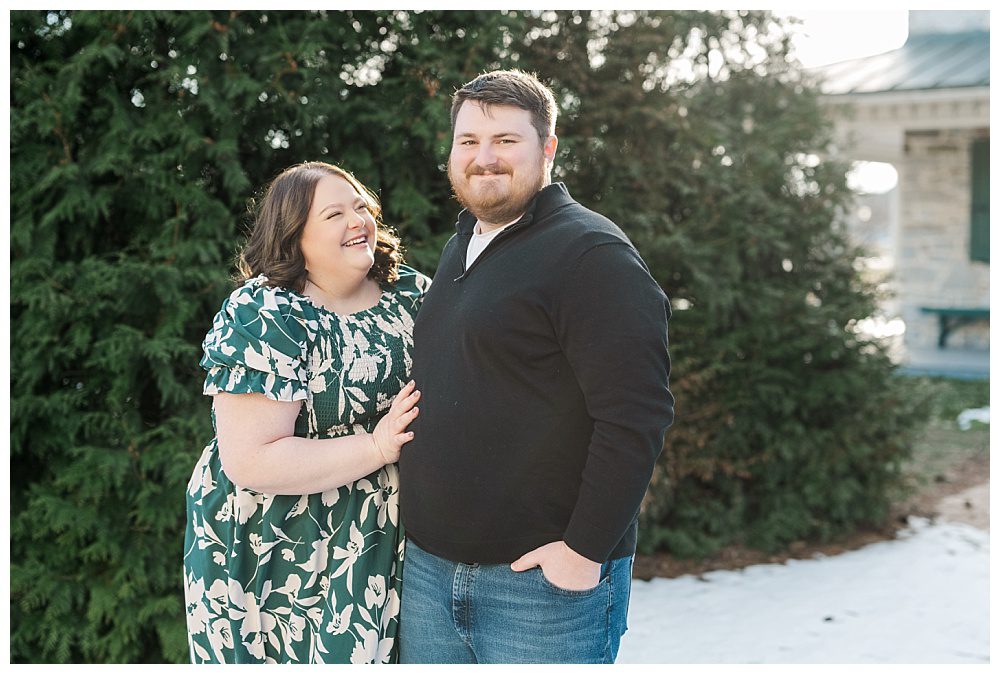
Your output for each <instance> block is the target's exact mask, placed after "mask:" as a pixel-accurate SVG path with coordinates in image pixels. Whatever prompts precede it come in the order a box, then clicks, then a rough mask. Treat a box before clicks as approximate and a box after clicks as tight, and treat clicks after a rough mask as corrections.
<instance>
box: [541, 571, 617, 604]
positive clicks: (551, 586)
mask: <svg viewBox="0 0 1000 674" xmlns="http://www.w3.org/2000/svg"><path fill="white" fill-rule="evenodd" d="M534 571H535V575H536V576H537V577H538V580H539V582H541V584H542V586H544V587H545V589H547V590H549V591H551V592H554V593H555V594H559V595H563V596H564V597H590V596H592V595H595V594H598V593H599V592H600V591H601V590H603V589H605V588H607V587H608V586H609V585H610V583H611V580H610V576H604V577H603V578H601V580H599V581H598V583H597V585H595V586H594V587H590V588H587V589H586V590H568V589H566V588H564V587H559V586H558V585H556V584H555V583H553V582H552V581H551V580H549V579H548V578H546V577H545V572H544V571H542V567H540V566H536V567H535V568H534Z"/></svg>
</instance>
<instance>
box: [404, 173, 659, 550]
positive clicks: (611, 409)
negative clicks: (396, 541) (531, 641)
mask: <svg viewBox="0 0 1000 674" xmlns="http://www.w3.org/2000/svg"><path fill="white" fill-rule="evenodd" d="M475 222H476V218H475V217H474V216H473V215H471V214H470V213H468V212H467V211H463V212H462V213H461V214H460V215H459V219H458V223H457V225H456V228H457V230H458V233H457V234H456V235H455V236H453V237H452V238H451V239H450V240H449V241H448V243H447V244H446V245H445V248H444V252H443V253H442V255H441V262H440V264H439V266H438V270H437V273H436V274H435V276H434V282H433V284H432V285H431V288H430V291H429V292H428V293H427V295H426V297H425V299H424V302H423V305H422V307H421V309H420V311H419V313H418V315H417V319H416V323H415V324H414V330H413V339H414V351H413V370H412V372H413V379H414V380H415V381H416V382H417V388H418V389H420V391H421V398H420V402H419V407H420V415H419V416H418V417H417V419H416V420H415V421H414V422H413V423H412V424H411V425H410V430H412V431H413V432H414V434H415V437H414V439H413V440H412V441H411V442H409V443H407V444H406V445H404V446H403V451H402V455H401V458H400V462H399V465H400V512H401V514H402V517H403V523H404V525H405V527H406V533H407V535H408V536H410V537H411V538H412V539H413V540H414V541H415V542H416V543H417V545H419V546H420V547H421V548H423V549H424V550H426V551H428V552H430V553H432V554H435V555H437V556H439V557H444V558H447V559H450V560H453V561H457V562H466V563H482V564H488V563H506V562H512V561H513V560H515V559H517V558H518V557H520V556H521V555H523V554H524V553H526V552H528V551H530V550H532V549H534V548H537V547H539V546H541V545H544V544H546V543H551V542H553V541H557V540H565V542H566V543H567V544H568V545H569V546H570V547H571V548H572V549H573V550H575V551H576V552H578V553H580V554H582V555H584V556H585V557H588V558H589V559H591V560H594V561H597V562H604V561H605V560H607V559H615V558H618V557H623V556H626V555H630V554H633V553H634V552H635V541H636V521H637V516H638V512H639V505H640V503H641V501H642V498H643V495H644V494H645V491H646V487H647V486H648V485H649V480H650V477H651V475H652V471H653V465H654V463H655V461H656V458H657V456H658V455H659V453H660V450H661V449H662V447H663V437H664V433H665V432H666V429H667V427H668V426H670V424H671V422H672V421H673V404H674V401H673V397H672V395H671V394H670V390H669V388H668V378H669V375H670V359H669V356H668V355H667V320H668V319H669V317H670V305H669V302H668V300H667V297H666V295H664V293H663V291H662V290H661V289H660V287H659V285H657V283H656V282H655V281H654V280H653V278H652V277H651V276H650V274H649V271H648V269H647V268H646V265H645V263H644V262H643V261H642V259H641V258H640V257H639V254H638V253H637V252H636V250H635V248H634V247H633V246H632V244H631V242H630V241H629V240H628V238H627V237H626V236H625V234H624V233H623V232H622V231H621V230H620V229H619V228H618V227H617V226H616V225H615V224H614V223H612V222H611V221H610V220H608V219H607V218H605V217H603V216H601V215H599V214H597V213H594V212H593V211H591V210H588V209H586V208H584V207H583V206H581V205H580V204H579V203H577V202H576V201H574V200H573V198H572V197H571V196H570V195H569V192H568V191H567V190H566V187H565V186H564V185H563V184H562V183H555V184H552V185H549V186H547V187H545V188H544V189H542V190H541V191H540V192H539V193H538V195H537V196H536V197H535V199H534V200H533V201H532V203H531V205H530V206H529V207H528V210H527V212H526V213H525V214H524V215H523V216H522V217H521V218H520V219H519V220H518V222H517V223H515V224H514V225H512V226H510V227H509V228H507V229H506V230H504V231H503V232H501V233H500V234H499V235H497V237H496V238H495V239H494V240H493V241H492V242H491V243H490V244H489V246H487V248H486V249H485V250H484V251H483V252H482V254H481V255H480V256H479V257H478V258H477V259H476V260H475V262H474V263H473V264H472V266H471V267H470V268H468V269H466V268H465V256H466V255H465V254H466V249H467V248H468V245H469V240H470V237H471V235H472V231H473V227H474V225H475Z"/></svg>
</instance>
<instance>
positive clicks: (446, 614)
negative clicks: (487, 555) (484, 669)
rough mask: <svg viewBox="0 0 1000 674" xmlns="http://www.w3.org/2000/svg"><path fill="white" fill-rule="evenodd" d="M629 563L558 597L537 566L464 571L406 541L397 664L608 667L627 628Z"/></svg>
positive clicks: (613, 564) (611, 565)
mask: <svg viewBox="0 0 1000 674" xmlns="http://www.w3.org/2000/svg"><path fill="white" fill-rule="evenodd" d="M631 583H632V557H622V558H620V559H613V560H610V561H608V562H605V563H604V565H603V566H601V580H600V582H599V583H598V584H597V586H596V587H594V588H593V589H590V590H564V589H562V588H559V587H556V586H555V585H553V584H552V583H551V582H549V580H548V579H547V578H545V576H544V575H543V574H542V570H541V569H540V568H539V567H535V568H533V569H530V570H528V571H522V572H515V571H511V569H510V565H509V564H462V563H458V562H452V561H450V560H447V559H442V558H441V557H437V556H435V555H432V554H430V553H429V552H426V551H424V550H421V549H420V548H419V547H417V545H416V544H414V543H413V541H410V540H407V541H406V554H405V563H404V564H403V596H402V603H401V608H400V621H399V647H400V662H403V663H611V662H614V661H615V658H616V657H617V656H618V644H619V643H620V641H621V636H622V635H623V634H624V633H625V629H626V624H625V620H626V613H627V612H628V597H629V589H630V587H631Z"/></svg>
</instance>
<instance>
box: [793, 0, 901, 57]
mask: <svg viewBox="0 0 1000 674" xmlns="http://www.w3.org/2000/svg"><path fill="white" fill-rule="evenodd" d="M774 11H775V13H777V14H781V15H784V16H794V17H797V18H799V19H801V20H802V21H803V24H802V25H801V26H799V27H798V30H797V32H796V36H795V37H794V38H793V44H794V45H795V49H796V52H797V54H798V57H799V60H800V61H801V62H802V64H803V65H804V66H806V67H807V68H812V67H816V66H821V65H828V64H830V63H837V62H838V61H847V60H849V59H856V58H862V57H865V56H871V55H873V54H881V53H882V52H886V51H890V50H892V49H896V48H898V47H901V46H902V45H903V42H905V41H906V35H907V32H908V31H907V14H908V13H907V11H906V10H889V11H884V10H880V11H856V10H854V11H851V10H845V11H832V10H823V11H802V10H780V9H779V10H774Z"/></svg>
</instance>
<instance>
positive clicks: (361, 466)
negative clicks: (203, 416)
mask: <svg viewBox="0 0 1000 674" xmlns="http://www.w3.org/2000/svg"><path fill="white" fill-rule="evenodd" d="M231 454H232V456H230V455H229V454H228V453H225V452H223V453H222V455H221V458H222V462H223V470H224V471H225V472H226V475H227V476H228V477H229V479H230V480H232V481H233V483H234V484H236V485H238V486H240V487H244V488H246V489H253V490H254V491H259V492H261V493H264V494H289V495H299V494H315V493H318V492H323V491H328V490H330V489H336V488H337V487H342V486H344V485H346V484H350V483H351V482H354V481H355V480H359V479H361V478H363V477H365V476H366V475H370V474H371V473H373V472H375V471H376V470H378V469H379V468H381V467H382V466H384V465H385V459H383V458H382V455H381V453H380V452H379V451H378V448H377V447H376V446H375V443H374V442H373V440H372V436H371V435H369V434H368V433H361V434H358V435H347V436H344V437H340V438H328V439H325V440H319V439H313V438H300V437H294V436H290V437H285V438H280V439H278V440H275V441H273V442H269V443H267V444H263V445H260V446H257V447H253V448H249V447H243V448H239V449H237V451H236V452H233V453H231ZM227 459H228V461H227Z"/></svg>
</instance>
